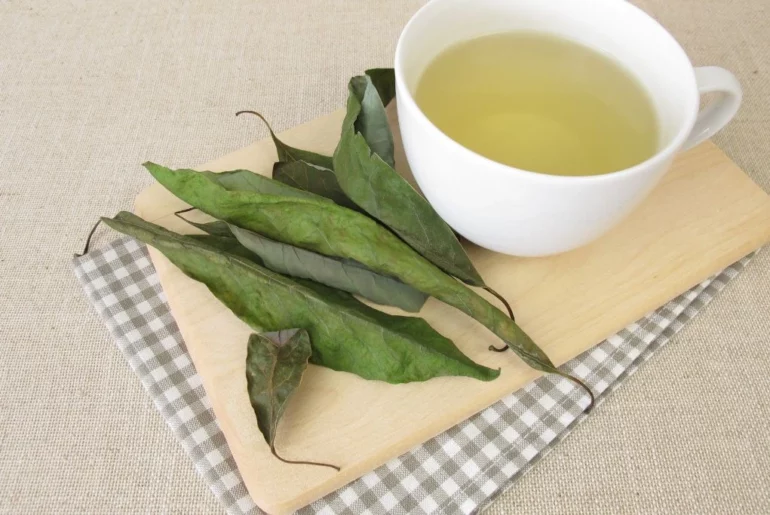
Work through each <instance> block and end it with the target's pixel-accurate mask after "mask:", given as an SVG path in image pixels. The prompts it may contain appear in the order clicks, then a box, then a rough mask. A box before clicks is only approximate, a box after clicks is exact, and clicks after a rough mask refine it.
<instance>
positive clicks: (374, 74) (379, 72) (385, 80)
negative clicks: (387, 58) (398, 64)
mask: <svg viewBox="0 0 770 515" xmlns="http://www.w3.org/2000/svg"><path fill="white" fill-rule="evenodd" d="M364 73H365V74H366V75H368V76H369V78H370V79H371V80H372V84H374V87H375V88H377V93H379V94H380V99H381V100H382V105H384V106H387V105H388V104H389V103H390V102H391V101H392V100H393V99H394V98H396V72H395V70H394V69H393V68H370V69H368V70H366V71H365V72H364Z"/></svg>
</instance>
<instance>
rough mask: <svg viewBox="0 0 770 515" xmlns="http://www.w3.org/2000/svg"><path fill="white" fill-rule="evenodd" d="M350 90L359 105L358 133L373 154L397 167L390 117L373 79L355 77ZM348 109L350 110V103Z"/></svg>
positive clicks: (364, 76)
mask: <svg viewBox="0 0 770 515" xmlns="http://www.w3.org/2000/svg"><path fill="white" fill-rule="evenodd" d="M348 90H349V91H350V95H351V96H354V97H355V101H356V102H357V104H358V115H357V116H356V118H355V121H354V122H353V125H354V127H355V130H356V132H357V133H359V134H361V136H363V137H364V139H365V140H366V144H367V145H369V149H370V150H371V151H372V152H374V153H375V154H377V155H378V156H380V157H381V158H382V160H383V161H385V162H386V163H387V164H388V165H389V166H391V167H393V166H395V160H394V158H393V134H392V133H391V132H390V125H388V115H387V114H386V113H385V106H384V105H383V104H382V100H380V94H379V93H378V92H377V89H376V88H375V87H374V84H372V81H371V79H370V78H369V77H367V76H366V75H359V76H357V77H353V78H352V79H350V83H349V84H348ZM348 109H350V104H349V103H348ZM346 120H347V118H346Z"/></svg>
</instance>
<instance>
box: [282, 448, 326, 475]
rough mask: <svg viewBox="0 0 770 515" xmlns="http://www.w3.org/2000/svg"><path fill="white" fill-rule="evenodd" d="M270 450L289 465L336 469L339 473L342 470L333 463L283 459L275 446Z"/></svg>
mask: <svg viewBox="0 0 770 515" xmlns="http://www.w3.org/2000/svg"><path fill="white" fill-rule="evenodd" d="M270 450H271V451H272V453H273V456H275V457H276V458H278V459H279V460H281V461H282V462H284V463H289V464H291V465H316V466H319V467H329V468H333V469H334V470H336V471H337V472H339V471H340V468H339V467H338V466H337V465H332V464H331V463H321V462H318V461H295V460H287V459H286V458H282V457H281V456H279V455H278V452H277V451H276V450H275V446H271V447H270Z"/></svg>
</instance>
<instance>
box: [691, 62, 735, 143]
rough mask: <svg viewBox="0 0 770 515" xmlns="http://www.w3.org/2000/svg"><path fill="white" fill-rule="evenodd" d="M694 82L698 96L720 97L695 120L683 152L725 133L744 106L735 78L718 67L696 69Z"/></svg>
mask: <svg viewBox="0 0 770 515" xmlns="http://www.w3.org/2000/svg"><path fill="white" fill-rule="evenodd" d="M695 81H696V82H697V84H698V92H699V93H701V94H703V93H719V94H720V95H719V96H718V97H717V98H715V99H714V101H713V102H711V103H710V104H709V105H707V106H706V107H705V108H704V109H703V110H702V111H701V112H700V113H698V118H696V120H695V125H694V126H693V128H692V131H691V132H690V136H689V137H688V138H687V140H686V141H685V142H684V145H683V146H682V150H687V149H689V148H692V147H694V146H695V145H697V144H698V143H701V142H702V141H705V140H707V139H709V138H710V137H711V136H713V135H714V134H716V133H717V132H719V131H720V130H722V127H724V126H725V125H727V124H728V123H729V122H730V120H732V119H733V116H735V113H736V112H738V107H740V105H741V98H742V97H743V92H742V91H741V85H740V84H739V83H738V79H736V78H735V75H733V74H732V73H730V72H729V71H727V70H725V69H724V68H720V67H719V66H702V67H700V68H695Z"/></svg>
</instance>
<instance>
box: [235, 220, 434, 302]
mask: <svg viewBox="0 0 770 515" xmlns="http://www.w3.org/2000/svg"><path fill="white" fill-rule="evenodd" d="M230 230H231V231H232V234H233V235H234V236H235V237H236V238H237V239H238V241H239V242H240V243H241V245H243V246H244V247H246V248H247V249H249V250H250V251H251V252H253V253H255V254H256V255H258V256H259V257H260V258H261V260H262V262H263V263H264V265H265V266H266V267H267V268H269V269H270V270H273V271H274V272H278V273H281V274H285V275H290V276H292V277H299V278H302V279H311V280H313V281H315V282H318V283H321V284H325V285H327V286H331V287H333V288H337V289H339V290H344V291H347V292H350V293H355V294H358V295H361V296H362V297H364V298H366V299H369V300H371V301H372V302H376V303H377V304H385V305H389V306H396V307H398V308H401V309H403V310H404V311H409V312H417V311H420V308H422V306H423V304H425V301H426V300H427V298H428V296H427V295H425V294H424V293H422V292H420V291H418V290H416V289H414V288H412V287H411V286H407V285H406V284H404V283H402V282H401V281H399V280H397V279H393V278H392V277H387V276H384V275H380V274H378V273H376V272H373V271H371V270H369V269H368V268H366V267H365V266H363V265H361V264H359V263H355V262H353V261H343V260H341V259H338V258H334V257H328V256H324V255H323V254H317V253H315V252H311V251H309V250H305V249H301V248H297V247H295V246H293V245H288V244H286V243H281V242H278V241H275V240H271V239H270V238H266V237H264V236H261V235H259V234H257V233H255V232H252V231H248V230H246V229H241V228H240V227H236V226H234V225H233V226H231V227H230Z"/></svg>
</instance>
